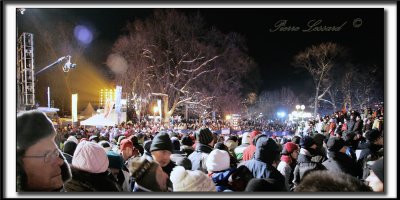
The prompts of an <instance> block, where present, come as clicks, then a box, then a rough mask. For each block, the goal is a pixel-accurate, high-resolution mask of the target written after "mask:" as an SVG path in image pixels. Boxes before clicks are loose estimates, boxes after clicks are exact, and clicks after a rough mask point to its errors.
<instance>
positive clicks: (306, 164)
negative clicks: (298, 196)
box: [293, 148, 326, 186]
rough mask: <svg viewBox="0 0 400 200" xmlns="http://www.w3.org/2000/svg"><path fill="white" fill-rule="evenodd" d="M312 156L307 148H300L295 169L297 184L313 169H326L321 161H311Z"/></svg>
mask: <svg viewBox="0 0 400 200" xmlns="http://www.w3.org/2000/svg"><path fill="white" fill-rule="evenodd" d="M311 158H312V156H311V155H310V154H309V152H308V151H307V150H305V149H303V148H302V149H300V154H299V156H298V157H297V165H296V167H295V168H294V171H293V176H294V177H293V184H294V185H295V186H296V185H298V184H299V183H300V181H301V179H302V178H303V176H304V175H306V174H307V173H309V172H310V171H313V170H324V169H326V168H325V166H323V165H322V164H321V163H318V162H313V161H311Z"/></svg>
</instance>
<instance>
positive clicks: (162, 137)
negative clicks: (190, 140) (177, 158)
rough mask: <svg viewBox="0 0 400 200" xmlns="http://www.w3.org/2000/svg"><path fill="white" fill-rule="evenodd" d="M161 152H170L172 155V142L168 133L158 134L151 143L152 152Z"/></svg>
mask: <svg viewBox="0 0 400 200" xmlns="http://www.w3.org/2000/svg"><path fill="white" fill-rule="evenodd" d="M159 150H168V151H170V152H171V153H172V150H173V147H172V142H171V139H170V138H169V135H168V134H167V133H159V134H157V135H156V136H155V137H154V139H153V140H152V142H151V146H150V152H152V151H159Z"/></svg>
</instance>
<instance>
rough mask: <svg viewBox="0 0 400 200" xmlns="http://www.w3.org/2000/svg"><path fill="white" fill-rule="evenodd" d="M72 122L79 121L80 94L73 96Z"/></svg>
mask: <svg viewBox="0 0 400 200" xmlns="http://www.w3.org/2000/svg"><path fill="white" fill-rule="evenodd" d="M71 113H72V122H77V121H78V94H72V111H71Z"/></svg>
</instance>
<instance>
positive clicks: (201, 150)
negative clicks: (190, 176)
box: [188, 127, 214, 173]
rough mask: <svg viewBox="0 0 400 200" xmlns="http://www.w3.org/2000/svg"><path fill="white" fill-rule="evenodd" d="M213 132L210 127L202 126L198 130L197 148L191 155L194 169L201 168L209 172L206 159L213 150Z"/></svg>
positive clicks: (190, 158)
mask: <svg viewBox="0 0 400 200" xmlns="http://www.w3.org/2000/svg"><path fill="white" fill-rule="evenodd" d="M213 139H214V138H213V134H212V133H211V131H210V129H208V128H204V127H203V128H200V129H199V130H198V131H197V132H196V142H197V143H196V149H195V151H194V152H193V153H191V154H190V155H189V157H188V158H189V160H190V161H191V162H192V170H200V171H203V172H204V173H207V167H206V160H207V156H208V154H210V152H211V151H212V150H213V148H212V146H213Z"/></svg>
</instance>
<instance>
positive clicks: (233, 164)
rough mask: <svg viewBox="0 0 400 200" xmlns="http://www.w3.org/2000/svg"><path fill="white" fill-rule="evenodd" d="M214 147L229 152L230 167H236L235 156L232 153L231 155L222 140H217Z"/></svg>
mask: <svg viewBox="0 0 400 200" xmlns="http://www.w3.org/2000/svg"><path fill="white" fill-rule="evenodd" d="M214 149H219V150H223V151H226V152H228V153H229V160H230V167H232V168H236V167H237V164H238V161H237V159H236V158H235V156H234V155H232V154H231V153H230V152H229V150H228V147H227V146H226V145H225V144H224V143H223V142H217V143H216V144H215V145H214Z"/></svg>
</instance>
